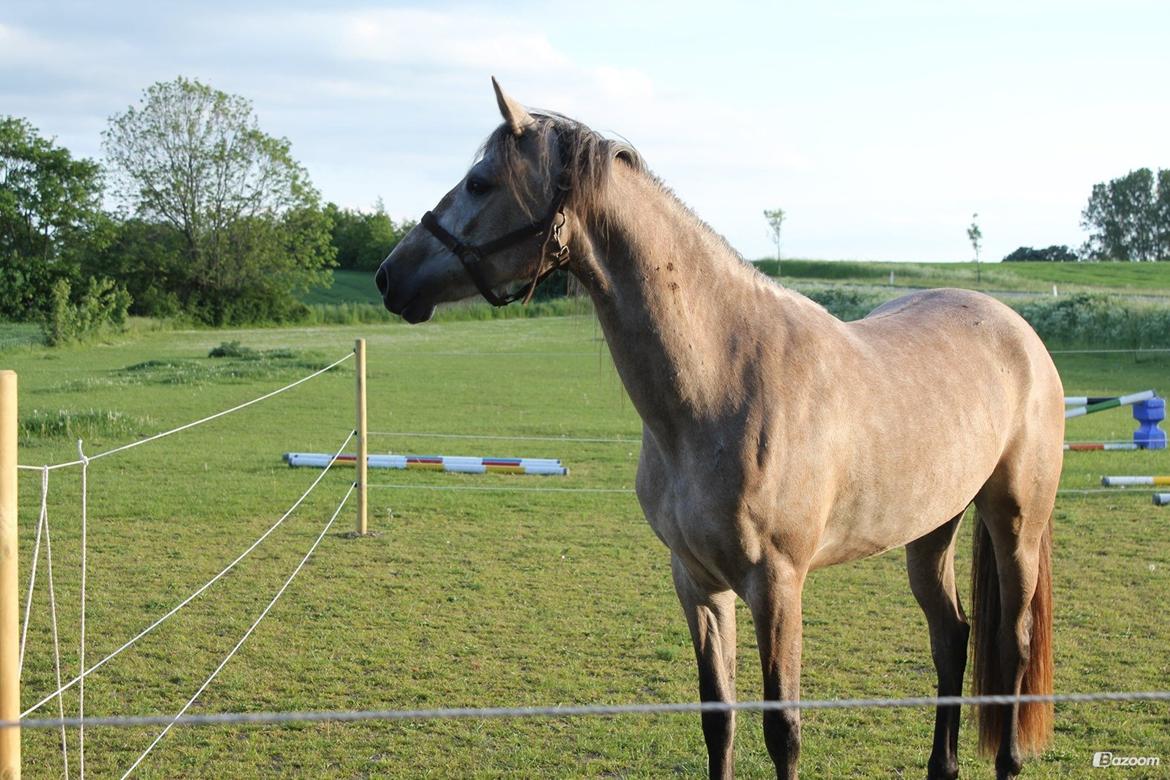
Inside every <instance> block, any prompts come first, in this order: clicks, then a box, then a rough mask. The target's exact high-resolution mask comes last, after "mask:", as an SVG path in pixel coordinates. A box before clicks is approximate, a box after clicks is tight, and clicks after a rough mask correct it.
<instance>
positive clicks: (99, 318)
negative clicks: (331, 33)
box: [0, 78, 414, 341]
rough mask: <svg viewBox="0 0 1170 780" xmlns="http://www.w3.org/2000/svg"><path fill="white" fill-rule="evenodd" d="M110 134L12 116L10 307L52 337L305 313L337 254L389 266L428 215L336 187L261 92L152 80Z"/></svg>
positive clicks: (5, 264)
mask: <svg viewBox="0 0 1170 780" xmlns="http://www.w3.org/2000/svg"><path fill="white" fill-rule="evenodd" d="M102 147H103V151H104V153H105V160H106V164H105V165H104V166H103V165H101V164H99V163H98V162H95V161H93V160H88V159H76V158H74V157H73V156H72V155H71V154H70V152H69V150H68V149H66V148H64V147H62V146H59V145H57V144H56V143H54V142H53V141H52V140H50V139H48V138H45V137H43V136H42V135H41V133H40V132H39V131H38V130H37V129H36V128H34V127H33V126H32V125H31V124H30V123H29V122H28V121H27V120H25V119H22V118H19V117H11V116H8V117H0V319H7V320H13V321H41V322H46V323H49V324H50V325H51V327H50V328H47V329H46V335H47V336H48V337H49V340H50V341H53V340H54V339H57V340H65V339H67V338H69V334H70V331H71V330H73V331H80V330H86V329H90V330H92V329H94V328H99V327H105V326H117V325H118V324H119V323H120V322H122V321H124V320H125V318H126V316H127V314H139V315H146V316H156V317H174V316H180V315H181V316H185V317H187V318H190V319H192V320H194V321H196V322H199V323H206V324H209V325H225V324H242V323H250V322H261V321H289V320H295V319H297V318H298V317H300V316H303V315H304V313H305V311H306V310H305V307H304V305H303V304H301V303H300V302H299V300H298V296H299V295H300V294H301V293H303V292H305V291H306V290H308V289H311V288H313V287H318V286H323V285H328V284H329V282H330V278H331V277H330V274H329V270H330V269H331V268H334V267H339V268H343V269H353V270H365V271H372V270H374V269H375V268H376V267H377V264H378V263H379V262H381V260H382V259H383V258H384V257H385V256H386V255H387V254H388V253H389V252H390V250H391V249H392V248H393V247H394V245H395V244H396V243H397V242H398V241H399V240H400V239H401V238H402V236H404V235H405V234H406V232H408V231H409V230H410V229H411V227H413V224H414V223H413V222H411V221H408V220H407V221H401V222H398V221H395V220H393V219H391V217H390V216H389V215H388V214H387V213H386V211H385V209H384V208H383V207H382V204H381V202H380V201H379V202H378V204H376V206H375V207H374V208H373V210H372V211H361V210H354V209H348V208H340V207H338V206H337V205H336V204H333V203H322V200H321V196H320V193H319V192H318V191H317V190H316V189H315V188H314V187H313V185H312V182H311V181H310V179H309V176H308V173H307V172H306V171H305V169H304V167H303V166H301V165H300V164H299V163H298V162H297V161H296V160H295V159H294V158H293V156H292V154H291V144H290V143H289V141H288V140H287V139H285V138H275V137H273V136H271V135H268V134H266V133H264V132H263V131H262V130H261V129H260V128H259V126H258V122H257V120H256V116H255V113H254V111H253V109H252V105H251V103H250V102H248V101H247V100H245V99H244V98H241V97H238V96H235V95H229V94H226V93H224V92H221V91H219V90H215V89H213V88H211V87H209V86H207V85H205V84H202V83H200V82H199V81H195V80H189V79H185V78H178V79H175V80H174V81H170V82H160V83H157V84H154V85H153V86H151V87H149V88H148V89H147V90H146V91H145V92H144V94H143V97H142V101H141V102H140V103H139V104H138V105H136V106H131V107H130V108H128V109H127V110H126V111H125V112H123V113H121V114H118V115H115V116H114V117H112V118H111V119H110V121H109V124H108V126H107V128H106V130H105V132H104V133H103V138H102Z"/></svg>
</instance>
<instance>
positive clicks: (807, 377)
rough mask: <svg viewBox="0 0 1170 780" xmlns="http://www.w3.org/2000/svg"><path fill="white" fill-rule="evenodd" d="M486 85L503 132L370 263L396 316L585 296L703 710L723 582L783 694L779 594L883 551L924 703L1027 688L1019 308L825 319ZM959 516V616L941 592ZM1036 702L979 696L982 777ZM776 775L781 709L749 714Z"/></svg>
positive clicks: (1040, 572)
mask: <svg viewBox="0 0 1170 780" xmlns="http://www.w3.org/2000/svg"><path fill="white" fill-rule="evenodd" d="M493 85H494V86H495V90H496V99H497V102H498V105H499V108H500V113H501V114H502V116H503V119H504V122H503V124H502V125H501V126H500V127H499V128H497V129H496V130H495V131H494V132H493V133H492V134H491V136H490V137H489V138H488V140H487V141H486V142H485V144H484V147H483V149H482V153H481V155H480V157H479V159H478V161H477V162H476V163H475V164H474V165H473V166H472V167H471V169H470V170H469V171H468V173H467V175H466V176H465V177H464V178H463V180H462V181H460V182H459V183H458V184H457V185H456V186H455V187H454V188H453V189H452V190H451V191H450V192H448V193H447V194H446V195H445V196H444V197H443V198H442V200H440V201H439V203H438V204H437V205H436V206H435V207H434V209H433V210H432V211H431V212H428V213H427V215H426V216H424V217H423V219H422V221H421V223H420V225H419V226H418V227H416V228H414V230H412V231H411V232H410V233H409V234H408V235H407V236H406V237H405V238H404V239H403V240H402V241H401V243H399V245H398V246H397V247H396V248H395V249H394V251H393V252H392V253H391V254H390V256H389V257H387V258H386V260H385V262H383V263H382V266H381V267H380V268H379V269H378V272H377V277H376V281H377V285H378V289H379V291H380V292H381V294H382V297H383V299H384V301H385V304H386V307H387V308H388V309H390V310H391V311H392V312H395V313H396V314H400V315H402V317H403V318H405V319H406V320H407V321H409V322H421V321H424V320H427V319H429V318H430V316H431V314H432V313H433V312H434V309H435V306H436V304H438V303H441V302H444V301H454V300H459V299H463V298H467V297H470V296H473V295H475V294H477V293H479V294H482V295H483V296H484V297H485V298H487V299H488V300H489V301H491V302H492V303H494V304H497V305H503V304H506V303H508V302H510V301H513V300H517V299H522V298H527V297H530V296H531V292H532V290H533V289H535V286H536V284H538V283H539V281H540V279H541V278H543V277H544V276H545V275H547V274H548V273H549V272H551V271H552V270H553V269H555V268H558V267H563V268H565V269H566V270H567V271H568V272H569V273H571V274H573V275H574V276H575V277H576V278H577V279H578V280H579V281H580V283H581V285H582V286H583V287H584V288H585V289H586V290H587V291H588V293H589V295H590V296H591V297H592V300H593V303H594V306H595V309H596V311H597V316H598V318H599V320H600V323H601V327H602V329H603V331H604V333H605V337H606V340H607V342H608V344H609V348H610V351H611V353H612V355H613V360H614V363H615V365H616V367H617V370H618V372H619V374H620V376H621V379H622V382H623V383H624V384H625V387H626V390H627V392H628V393H629V396H630V398H631V399H632V401H633V403H634V405H635V407H636V408H637V410H638V413H639V415H640V416H641V418H642V421H643V434H642V453H641V460H640V462H639V464H638V475H637V483H636V486H637V494H638V499H639V502H640V503H641V506H642V509H643V511H644V513H645V515H646V519H647V521H648V522H649V523H650V526H651V527H652V528H653V530H654V532H655V533H656V534H657V535H658V537H659V538H660V539H661V540H662V541H663V542H664V543H665V544H666V546H667V547H668V548H669V549H670V552H671V563H672V567H671V568H672V572H673V579H674V586H675V589H676V591H677V594H678V598H679V601H680V602H681V604H682V607H683V611H684V612H685V614H686V618H687V623H688V625H689V627H690V631H691V636H692V639H693V641H694V646H695V656H696V658H697V661H698V668H699V694H700V698H701V699H702V700H703V701H712V702H732V701H734V697H735V669H736V641H735V598H736V597H737V596H738V597H739V598H741V599H743V600H744V601H745V602H746V603H747V605H748V607H749V609H750V610H751V613H752V618H753V622H754V625H755V629H756V640H757V644H758V647H759V653H760V660H761V664H762V670H763V681H764V697H765V699H767V700H783V701H790V702H794V701H797V700H798V699H799V696H800V656H801V592H802V589H803V586H804V582H805V580H806V578H807V576H808V573H809V572H810V571H812V570H814V569H817V568H820V567H823V566H829V565H832V564H837V563H844V562H847V561H852V560H857V559H859V558H864V557H867V556H870V555H875V554H877V553H880V552H883V551H885V550H889V549H891V548H894V547H902V546H904V547H905V548H906V567H907V571H908V574H909V578H910V587H911V590H912V591H913V593H914V596H915V598H916V599H917V600H918V602H919V604H920V605H921V607H922V609H923V611H924V612H925V614H926V619H927V623H928V626H929V631H930V645H931V654H932V656H933V658H934V663H935V666H936V668H937V671H938V693H939V694H940V695H944V696H949V695H959V694H961V693H962V690H963V676H964V671H965V668H966V662H967V647H968V640H969V633H970V629H969V626H970V627H971V628H972V629H973V630H974V638H973V641H972V642H971V644H972V645H973V647H974V668H975V672H974V678H975V681H974V690H975V692H976V693H988V694H1009V695H1018V694H1046V693H1051V691H1052V645H1051V625H1052V606H1051V605H1052V596H1051V593H1052V585H1051V575H1050V549H1051V533H1052V531H1051V523H1052V520H1051V518H1052V511H1053V504H1054V500H1055V495H1056V488H1057V482H1058V480H1059V476H1060V468H1061V462H1062V457H1063V453H1062V442H1063V438H1064V404H1063V389H1062V387H1061V383H1060V378H1059V377H1058V375H1057V372H1056V369H1055V367H1054V366H1053V364H1052V360H1051V359H1050V357H1049V356H1048V353H1047V351H1046V350H1045V348H1044V345H1043V344H1042V343H1041V342H1040V339H1039V338H1038V337H1037V336H1036V334H1035V333H1034V332H1033V331H1032V329H1031V328H1030V327H1029V326H1028V325H1027V323H1025V322H1024V321H1023V320H1022V319H1021V318H1020V317H1019V316H1017V315H1016V314H1015V313H1014V312H1012V311H1011V310H1010V309H1009V308H1007V307H1006V306H1004V305H1003V304H1001V303H999V302H997V301H995V300H993V299H992V298H989V297H987V296H985V295H981V294H978V293H974V292H968V291H962V290H934V291H928V292H920V293H915V294H913V295H909V296H907V297H904V298H900V299H898V300H895V301H892V302H890V303H887V304H885V305H884V306H881V307H880V308H878V309H876V310H875V311H873V312H872V313H871V314H870V315H869V316H867V317H866V318H864V319H862V320H859V321H856V322H850V323H843V322H841V321H840V320H837V319H836V318H835V317H833V316H832V315H830V314H829V313H828V312H826V311H825V310H824V309H823V308H821V307H820V306H818V305H817V304H815V303H813V302H812V301H810V300H808V299H807V298H804V297H803V296H801V295H799V294H797V293H794V292H792V291H790V290H787V289H785V288H783V287H781V286H779V285H777V284H775V283H774V282H772V281H770V280H769V279H767V278H765V277H764V276H763V275H761V274H760V273H758V272H757V271H755V270H754V269H753V268H752V267H751V266H749V265H748V264H747V263H745V262H743V260H742V259H741V258H740V257H739V256H738V255H737V254H736V253H735V252H734V251H733V250H732V249H731V248H730V247H729V246H728V245H727V244H726V242H724V240H723V239H722V238H720V237H719V236H718V235H716V234H715V233H714V232H713V231H712V230H711V229H710V228H708V227H707V226H706V225H705V224H703V222H701V221H700V220H699V219H698V218H697V217H695V215H694V214H693V213H691V212H690V211H689V210H688V209H687V208H686V207H685V206H684V205H683V204H682V203H680V202H679V201H678V200H677V199H676V198H675V197H674V196H673V195H672V194H671V193H670V192H669V190H667V189H666V188H665V187H664V186H663V185H662V184H661V183H660V182H659V181H658V180H657V179H656V178H655V177H654V176H652V175H651V174H650V173H649V172H648V170H647V169H646V167H645V165H644V164H643V162H642V159H641V157H640V156H639V155H638V154H637V152H636V151H634V149H632V148H631V147H629V146H628V145H626V144H622V143H617V142H614V141H611V140H607V139H605V138H603V137H602V136H600V135H599V134H597V133H595V132H593V131H592V130H590V129H589V128H587V127H585V126H584V125H582V124H580V123H578V122H575V121H573V120H571V119H568V118H566V117H563V116H559V115H556V114H549V113H530V112H529V111H527V110H526V109H524V108H523V107H522V106H521V105H519V104H518V103H516V102H515V101H514V100H512V99H511V98H509V97H508V96H507V95H505V94H504V93H503V92H502V91H501V90H500V88H499V85H498V84H495V82H494V80H493ZM972 503H974V505H975V508H976V519H975V537H974V563H973V569H974V571H973V588H972V591H973V596H972V602H973V610H972V615H971V620H970V622H969V621H968V618H967V615H966V614H965V613H964V611H963V607H962V605H961V604H960V600H959V595H958V591H957V589H956V585H955V569H954V550H955V538H956V533H957V531H958V528H959V524H960V520H961V518H962V517H963V514H964V512H965V510H966V509H967V507H968V506H969V505H970V504H972ZM702 725H703V734H704V737H705V740H706V743H707V748H708V758H709V769H710V773H711V776H712V777H730V776H731V775H732V774H733V759H734V755H733V749H732V742H733V737H734V731H735V713H734V712H730V711H729V712H705V713H704V714H703V716H702ZM1051 729H1052V707H1051V705H1048V704H1043V703H1041V704H1036V703H1027V704H1019V703H1015V704H1011V705H996V706H983V707H981V708H980V710H979V745H980V748H981V750H982V751H984V752H985V753H988V754H993V755H994V756H995V766H996V775H997V777H999V778H1006V777H1013V776H1015V775H1016V774H1017V773H1018V772H1019V770H1020V761H1021V754H1022V753H1024V752H1032V751H1037V750H1039V749H1041V748H1043V747H1044V746H1045V745H1046V744H1047V742H1048V740H1049V739H1050V736H1051ZM958 732H959V708H958V707H957V706H943V707H939V708H938V709H937V712H936V715H935V728H934V745H933V749H932V751H931V754H930V758H929V761H928V764H927V767H928V776H929V777H932V778H951V777H955V776H956V775H957V773H958V762H957V757H956V751H957V745H958ZM764 736H765V742H766V744H767V747H768V751H769V753H770V755H771V757H772V759H773V761H774V763H775V766H776V772H777V775H778V776H780V777H796V774H797V770H796V766H797V756H798V753H799V750H800V716H799V711H798V710H797V709H779V710H769V711H767V712H765V714H764Z"/></svg>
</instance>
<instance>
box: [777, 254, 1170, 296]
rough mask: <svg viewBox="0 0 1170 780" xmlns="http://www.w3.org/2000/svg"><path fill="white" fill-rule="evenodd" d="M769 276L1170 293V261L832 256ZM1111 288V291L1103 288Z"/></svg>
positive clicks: (787, 264) (792, 264) (789, 265)
mask: <svg viewBox="0 0 1170 780" xmlns="http://www.w3.org/2000/svg"><path fill="white" fill-rule="evenodd" d="M756 267H757V268H759V269H760V270H761V271H763V272H764V273H766V274H768V275H769V276H774V277H775V276H778V277H779V278H780V279H781V280H784V279H807V280H817V281H830V282H846V283H853V284H883V285H888V284H890V274H891V273H892V274H893V279H894V281H893V284H894V285H895V286H899V287H967V288H971V289H981V290H988V291H993V290H994V291H1004V292H1051V290H1052V285H1054V284H1055V285H1057V286H1058V288H1060V289H1061V291H1068V292H1091V291H1097V292H1124V293H1134V294H1141V293H1146V294H1165V293H1168V292H1170V263H983V264H982V266H981V267H980V268H979V269H978V273H977V271H976V268H975V264H974V263H880V262H861V261H852V260H848V261H832V260H783V261H781V262H780V263H779V264H778V263H777V262H776V261H775V260H760V261H757V262H756ZM1102 288H1105V289H1102Z"/></svg>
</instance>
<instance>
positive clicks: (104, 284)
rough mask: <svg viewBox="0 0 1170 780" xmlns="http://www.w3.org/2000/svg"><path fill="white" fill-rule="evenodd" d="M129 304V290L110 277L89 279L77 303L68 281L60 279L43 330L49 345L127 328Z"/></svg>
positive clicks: (75, 340)
mask: <svg viewBox="0 0 1170 780" xmlns="http://www.w3.org/2000/svg"><path fill="white" fill-rule="evenodd" d="M129 308H130V294H129V293H128V292H126V290H125V289H124V288H122V287H119V286H118V285H116V284H115V283H114V282H113V281H112V280H110V279H105V278H98V279H90V280H89V286H88V287H87V288H86V291H85V293H84V294H83V295H82V296H81V299H80V300H78V301H77V302H76V303H75V302H74V301H73V299H72V288H71V286H70V284H69V282H68V281H66V280H65V279H58V280H57V281H56V283H54V285H53V290H52V293H51V296H50V303H49V311H48V312H47V314H46V315H45V319H44V321H43V322H42V323H41V332H42V333H43V334H44V337H45V343H46V344H48V345H49V346H50V347H56V346H60V345H62V344H68V343H71V342H81V341H90V340H93V339H97V338H101V337H103V336H106V335H109V334H111V333H121V332H122V331H123V330H125V328H126V312H127V311H128V310H129Z"/></svg>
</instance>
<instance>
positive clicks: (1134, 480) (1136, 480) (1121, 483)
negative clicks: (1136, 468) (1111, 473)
mask: <svg viewBox="0 0 1170 780" xmlns="http://www.w3.org/2000/svg"><path fill="white" fill-rule="evenodd" d="M1101 484H1102V485H1104V486H1105V487H1135V486H1139V485H1153V486H1160V485H1170V476H1153V477H1101Z"/></svg>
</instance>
